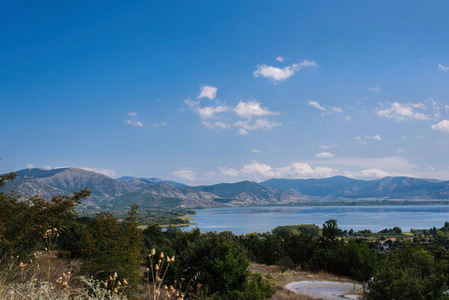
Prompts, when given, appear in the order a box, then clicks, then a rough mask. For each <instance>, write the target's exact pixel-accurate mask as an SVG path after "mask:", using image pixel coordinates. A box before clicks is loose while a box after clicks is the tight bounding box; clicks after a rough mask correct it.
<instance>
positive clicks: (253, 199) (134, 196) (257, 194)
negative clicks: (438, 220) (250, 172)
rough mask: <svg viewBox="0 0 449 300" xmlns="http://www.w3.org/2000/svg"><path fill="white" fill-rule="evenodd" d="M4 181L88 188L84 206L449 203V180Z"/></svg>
mask: <svg viewBox="0 0 449 300" xmlns="http://www.w3.org/2000/svg"><path fill="white" fill-rule="evenodd" d="M16 173H17V178H16V179H15V180H14V181H10V182H7V184H6V186H5V187H3V188H1V189H0V191H2V192H10V191H11V190H14V191H16V192H17V193H18V195H20V196H24V197H28V196H32V195H36V194H39V195H42V196H43V197H44V198H46V199H50V198H51V196H53V195H69V194H71V193H72V192H73V191H76V190H80V189H84V188H86V187H88V188H89V189H90V191H91V196H90V197H89V199H87V200H86V201H85V202H84V204H83V205H85V206H87V207H88V206H90V205H93V206H100V207H104V206H110V205H112V206H129V205H130V204H131V203H136V204H138V205H140V206H143V207H186V208H199V207H220V206H252V205H286V204H307V203H312V202H319V201H326V202H333V201H335V202H337V201H343V202H344V201H354V200H357V199H370V200H375V201H381V200H388V199H393V200H398V199H399V200H439V201H445V200H449V181H439V180H434V179H419V178H410V177H385V178H382V179H377V180H370V181H367V180H358V179H352V178H347V177H343V176H336V177H330V178H322V179H270V180H266V181H263V182H260V183H256V182H251V181H242V182H237V183H220V184H215V185H207V186H196V187H191V186H187V185H185V184H182V183H179V182H174V181H167V180H163V179H160V178H137V177H121V178H118V179H114V178H111V177H108V176H106V175H103V174H100V173H96V172H92V171H88V170H84V169H80V168H59V169H53V170H44V169H35V168H33V169H25V170H20V171H17V172H16Z"/></svg>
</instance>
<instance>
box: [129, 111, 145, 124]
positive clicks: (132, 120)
mask: <svg viewBox="0 0 449 300" xmlns="http://www.w3.org/2000/svg"><path fill="white" fill-rule="evenodd" d="M128 116H129V117H130V118H129V119H126V120H125V121H124V122H125V123H126V124H128V125H131V126H137V127H142V126H143V123H142V122H141V121H139V117H138V116H137V113H136V112H134V111H133V112H129V113H128Z"/></svg>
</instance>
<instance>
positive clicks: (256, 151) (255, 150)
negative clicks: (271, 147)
mask: <svg viewBox="0 0 449 300" xmlns="http://www.w3.org/2000/svg"><path fill="white" fill-rule="evenodd" d="M251 152H252V153H260V152H262V151H260V150H257V149H256V148H254V149H253V150H251Z"/></svg>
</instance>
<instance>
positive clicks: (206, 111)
mask: <svg viewBox="0 0 449 300" xmlns="http://www.w3.org/2000/svg"><path fill="white" fill-rule="evenodd" d="M229 110H230V108H229V107H227V106H226V105H217V106H206V107H198V108H197V112H198V114H199V115H200V118H201V119H211V118H215V116H216V114H219V113H223V112H227V111H229Z"/></svg>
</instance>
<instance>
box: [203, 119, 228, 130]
mask: <svg viewBox="0 0 449 300" xmlns="http://www.w3.org/2000/svg"><path fill="white" fill-rule="evenodd" d="M201 124H203V126H205V127H207V128H210V129H214V128H219V129H227V128H230V127H231V126H230V125H228V124H225V123H223V122H214V123H211V122H209V121H204V122H201Z"/></svg>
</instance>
